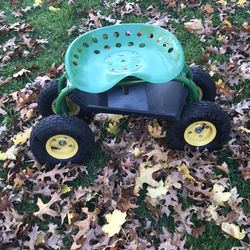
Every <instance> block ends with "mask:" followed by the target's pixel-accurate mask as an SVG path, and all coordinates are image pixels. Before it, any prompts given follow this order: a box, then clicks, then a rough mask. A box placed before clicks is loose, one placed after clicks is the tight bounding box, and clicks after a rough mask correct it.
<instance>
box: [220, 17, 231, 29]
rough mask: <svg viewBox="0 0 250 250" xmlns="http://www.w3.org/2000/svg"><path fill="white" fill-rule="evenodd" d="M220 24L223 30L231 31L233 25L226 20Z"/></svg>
mask: <svg viewBox="0 0 250 250" xmlns="http://www.w3.org/2000/svg"><path fill="white" fill-rule="evenodd" d="M222 24H223V26H224V27H225V28H228V29H231V28H232V27H233V25H232V24H231V23H230V22H229V21H228V20H226V19H225V20H223V22H222Z"/></svg>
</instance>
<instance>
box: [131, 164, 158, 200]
mask: <svg viewBox="0 0 250 250" xmlns="http://www.w3.org/2000/svg"><path fill="white" fill-rule="evenodd" d="M160 169H162V166H161V165H160V164H158V165H155V166H149V164H148V163H146V164H141V165H140V167H139V172H140V175H139V176H138V177H136V179H135V188H134V194H135V195H137V196H138V195H139V191H140V189H141V188H142V186H143V183H147V184H149V185H150V186H152V187H157V186H158V185H159V182H157V181H156V180H154V179H153V173H154V172H156V171H158V170H160Z"/></svg>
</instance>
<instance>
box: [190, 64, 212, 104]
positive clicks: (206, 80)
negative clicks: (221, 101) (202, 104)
mask: <svg viewBox="0 0 250 250" xmlns="http://www.w3.org/2000/svg"><path fill="white" fill-rule="evenodd" d="M191 70H192V73H193V81H194V82H195V84H196V85H197V86H198V89H199V94H200V100H203V101H210V102H214V100H215V96H216V84H215V82H214V80H213V79H212V77H211V76H210V75H209V74H208V73H207V72H206V71H204V70H202V69H201V68H199V67H191Z"/></svg>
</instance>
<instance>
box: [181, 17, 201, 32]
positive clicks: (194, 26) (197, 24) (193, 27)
mask: <svg viewBox="0 0 250 250" xmlns="http://www.w3.org/2000/svg"><path fill="white" fill-rule="evenodd" d="M184 27H185V30H186V31H188V32H191V33H197V34H201V33H203V32H204V26H203V24H202V21H201V20H200V19H191V20H190V21H188V22H186V23H184Z"/></svg>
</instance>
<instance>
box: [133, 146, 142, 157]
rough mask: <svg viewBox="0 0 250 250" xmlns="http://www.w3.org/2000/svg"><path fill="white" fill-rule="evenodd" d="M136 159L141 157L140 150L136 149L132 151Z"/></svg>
mask: <svg viewBox="0 0 250 250" xmlns="http://www.w3.org/2000/svg"><path fill="white" fill-rule="evenodd" d="M132 153H133V155H134V157H139V156H140V155H141V151H140V149H139V148H137V147H135V148H134V150H133V151H132Z"/></svg>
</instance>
